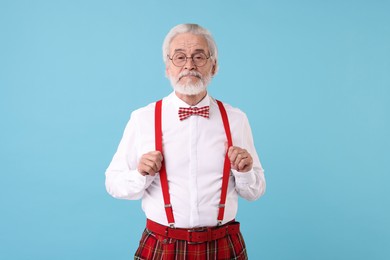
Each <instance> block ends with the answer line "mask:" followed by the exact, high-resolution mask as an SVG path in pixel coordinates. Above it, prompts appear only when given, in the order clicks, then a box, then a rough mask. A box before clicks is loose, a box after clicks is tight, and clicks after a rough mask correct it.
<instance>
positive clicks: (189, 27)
mask: <svg viewBox="0 0 390 260" xmlns="http://www.w3.org/2000/svg"><path fill="white" fill-rule="evenodd" d="M182 33H192V34H195V35H201V36H203V37H204V38H205V39H206V41H207V45H208V47H209V51H210V55H211V57H210V59H211V60H213V61H215V62H216V61H217V58H218V49H217V45H216V43H215V41H214V38H213V36H212V35H211V33H210V32H209V31H208V30H207V29H205V28H203V27H202V26H200V25H198V24H189V23H188V24H179V25H176V26H175V27H173V28H172V29H171V30H170V31H169V32H168V34H167V36H165V39H164V43H163V46H162V51H163V60H164V62H165V64H167V62H168V57H167V55H168V53H169V48H170V45H171V42H172V39H173V38H175V37H176V36H177V35H179V34H182ZM217 66H218V65H217V62H216V68H215V69H217ZM215 71H216V70H215Z"/></svg>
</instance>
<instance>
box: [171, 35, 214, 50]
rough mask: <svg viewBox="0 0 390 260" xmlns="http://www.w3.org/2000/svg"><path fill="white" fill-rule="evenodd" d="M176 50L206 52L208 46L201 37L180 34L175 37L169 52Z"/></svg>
mask: <svg viewBox="0 0 390 260" xmlns="http://www.w3.org/2000/svg"><path fill="white" fill-rule="evenodd" d="M178 49H180V50H186V51H187V50H188V51H191V50H192V49H202V50H204V51H207V50H208V44H207V41H206V39H205V38H204V37H203V36H201V35H196V34H192V33H181V34H179V35H177V36H175V37H174V38H173V39H172V41H171V44H170V52H174V51H175V50H178Z"/></svg>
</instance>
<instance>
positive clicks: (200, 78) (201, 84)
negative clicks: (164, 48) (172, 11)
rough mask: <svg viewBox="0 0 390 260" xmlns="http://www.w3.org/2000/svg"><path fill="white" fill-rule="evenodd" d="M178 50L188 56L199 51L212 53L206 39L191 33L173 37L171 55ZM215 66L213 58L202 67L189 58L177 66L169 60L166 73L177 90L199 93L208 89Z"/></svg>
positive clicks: (189, 93) (185, 92) (190, 93)
mask: <svg viewBox="0 0 390 260" xmlns="http://www.w3.org/2000/svg"><path fill="white" fill-rule="evenodd" d="M177 52H181V53H184V54H185V55H186V56H187V57H191V56H192V55H194V54H197V53H204V54H206V56H207V57H209V55H210V53H209V48H208V45H207V41H206V39H205V38H204V37H203V36H201V35H194V34H191V33H183V34H179V35H177V36H176V37H175V38H173V39H172V41H171V44H170V49H169V57H171V58H172V57H173V55H175V53H177ZM215 66H216V64H215V62H214V61H213V60H211V59H208V60H207V62H206V64H205V65H203V66H201V67H199V66H196V65H195V64H194V62H193V60H192V59H187V61H186V63H185V64H184V65H183V66H182V67H177V66H175V65H174V64H173V63H172V61H171V60H168V63H167V65H166V74H167V76H168V78H169V79H170V81H171V84H172V86H173V88H174V89H175V91H177V92H179V93H181V94H185V95H197V94H199V93H202V92H205V91H206V88H207V85H208V84H209V83H210V80H211V77H212V76H213V75H214V73H215Z"/></svg>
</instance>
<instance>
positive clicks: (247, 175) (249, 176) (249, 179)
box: [231, 169, 256, 185]
mask: <svg viewBox="0 0 390 260" xmlns="http://www.w3.org/2000/svg"><path fill="white" fill-rule="evenodd" d="M231 171H232V173H233V175H234V178H235V179H236V184H237V185H251V184H253V183H255V182H256V176H255V171H254V170H253V169H252V170H250V171H248V172H238V171H237V170H234V169H231Z"/></svg>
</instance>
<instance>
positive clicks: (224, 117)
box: [217, 100, 233, 225]
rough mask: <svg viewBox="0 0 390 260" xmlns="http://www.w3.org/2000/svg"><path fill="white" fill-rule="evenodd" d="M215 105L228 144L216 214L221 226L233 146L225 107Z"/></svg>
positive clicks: (218, 102)
mask: <svg viewBox="0 0 390 260" xmlns="http://www.w3.org/2000/svg"><path fill="white" fill-rule="evenodd" d="M217 104H218V107H219V111H220V112H221V116H222V121H223V126H224V128H225V133H226V138H227V142H228V146H227V149H226V155H225V162H224V166H223V177H222V190H221V199H220V202H219V212H218V225H221V224H222V221H223V215H224V213H225V202H226V194H227V188H228V183H229V175H230V160H229V157H228V150H229V148H230V146H232V145H233V142H232V135H231V133H230V126H229V119H228V116H227V114H226V110H225V107H224V106H223V104H222V102H221V101H219V100H217Z"/></svg>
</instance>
